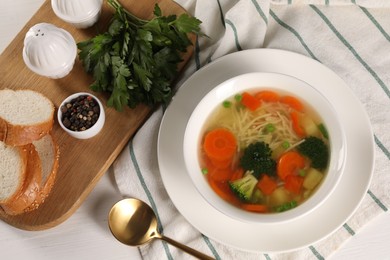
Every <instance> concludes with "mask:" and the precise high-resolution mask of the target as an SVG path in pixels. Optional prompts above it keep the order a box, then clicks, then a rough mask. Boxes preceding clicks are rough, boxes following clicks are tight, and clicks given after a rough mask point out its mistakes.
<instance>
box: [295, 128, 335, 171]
mask: <svg viewBox="0 0 390 260" xmlns="http://www.w3.org/2000/svg"><path fill="white" fill-rule="evenodd" d="M297 149H298V151H299V152H300V153H301V154H303V155H304V156H306V157H308V158H309V159H310V160H311V166H312V167H313V168H316V169H318V170H324V169H325V168H326V167H327V166H328V161H329V148H328V146H327V145H326V144H325V142H324V141H323V140H322V139H320V138H318V137H315V136H309V137H307V138H305V141H304V142H303V143H301V144H300V145H298V147H297Z"/></svg>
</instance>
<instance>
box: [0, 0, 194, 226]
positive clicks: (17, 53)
mask: <svg viewBox="0 0 390 260" xmlns="http://www.w3.org/2000/svg"><path fill="white" fill-rule="evenodd" d="M121 3H122V4H123V5H124V6H125V8H126V9H127V10H129V11H130V12H132V13H133V14H135V15H136V16H138V17H140V18H144V19H148V18H151V17H152V15H153V9H154V5H155V3H158V4H159V6H160V8H161V10H162V12H163V15H168V14H181V13H183V12H185V10H184V9H183V8H182V7H181V6H179V5H178V4H176V3H174V2H173V1H171V0H157V1H156V0H155V1H152V0H143V1H139V0H127V1H125V0H122V1H121ZM112 14H113V9H112V8H111V7H109V6H108V5H107V4H106V3H104V4H103V8H102V14H101V17H100V19H99V21H98V23H97V24H95V25H94V26H93V27H91V28H88V29H77V28H75V27H73V26H72V25H70V24H67V23H65V22H63V21H62V20H60V19H59V18H57V17H56V15H55V14H54V12H53V11H52V9H51V4H50V1H49V0H47V1H45V2H44V4H43V5H42V7H41V8H40V9H39V10H38V11H37V13H36V14H35V15H34V16H33V17H32V19H31V20H30V21H29V22H28V23H27V24H26V26H25V27H24V28H23V29H22V30H21V31H20V32H19V34H18V35H17V36H16V38H15V39H14V40H13V41H12V42H11V44H10V45H9V46H8V47H7V48H6V49H5V51H4V52H3V53H2V54H1V56H0V88H1V89H4V88H11V89H33V90H36V91H39V92H41V93H43V94H44V95H46V96H47V97H48V98H50V99H51V100H52V102H53V103H54V105H55V106H56V109H58V106H59V105H60V103H61V101H62V100H63V99H64V98H66V97H67V96H69V95H71V94H73V93H75V92H79V91H86V92H90V93H93V94H94V95H96V96H97V97H98V98H100V99H101V100H102V101H103V102H102V103H104V106H105V103H106V100H107V96H106V95H105V94H102V93H96V92H92V91H91V90H90V89H89V85H90V83H91V82H92V77H91V76H90V75H87V74H86V73H85V72H84V69H83V68H82V65H81V63H80V61H79V60H78V59H76V63H75V65H74V68H73V70H72V71H71V72H70V74H69V75H67V76H66V77H64V78H61V79H49V78H46V77H42V76H39V75H37V74H35V73H33V72H32V71H30V70H29V69H28V68H27V67H26V65H25V64H24V62H23V58H22V49H23V40H24V37H25V34H26V32H27V31H28V29H29V28H31V27H32V26H33V25H35V24H37V23H41V22H46V23H51V24H54V25H56V26H58V27H60V28H63V29H65V30H67V31H68V32H69V33H70V34H71V35H72V36H73V37H74V39H75V41H76V42H80V41H82V40H85V39H89V38H91V37H93V36H95V35H96V34H97V33H100V32H104V31H105V30H106V28H107V25H108V23H109V20H110V18H111V16H112ZM192 41H194V37H192ZM192 52H193V47H190V48H188V51H187V53H185V54H183V62H182V63H181V64H180V65H179V69H182V68H183V66H184V65H185V63H186V62H187V61H188V59H189V58H190V57H191V55H192ZM104 109H105V112H106V122H105V126H104V127H103V130H102V131H101V132H100V133H99V134H98V135H97V136H95V137H93V138H91V139H87V140H78V139H75V138H73V137H70V136H69V135H67V134H66V133H65V132H64V131H63V130H62V129H61V128H60V126H59V125H58V122H57V121H56V119H55V124H54V127H53V130H52V134H53V136H54V138H55V139H56V140H57V142H58V144H59V146H60V153H61V155H60V167H59V172H58V174H57V180H56V183H55V185H54V187H53V189H52V191H51V193H50V195H49V197H48V198H47V199H46V201H45V203H43V204H42V205H41V206H40V207H39V208H38V209H37V210H35V211H32V212H29V213H25V214H22V215H18V216H9V215H7V214H5V213H4V211H2V210H1V209H0V219H1V220H3V221H5V222H7V223H9V224H10V225H12V226H14V227H17V228H20V229H25V230H43V229H48V228H51V227H54V226H56V225H58V224H60V223H62V222H63V221H65V220H66V219H67V218H68V217H70V216H71V215H72V213H73V212H74V211H75V210H76V209H77V208H78V207H79V206H80V205H81V204H82V203H83V201H84V200H85V199H86V197H87V196H88V194H89V193H90V192H91V191H92V189H93V188H94V187H95V185H96V184H97V182H98V181H99V179H100V178H101V176H102V175H103V174H104V173H105V172H106V171H107V169H108V168H109V167H110V165H111V164H112V162H113V161H114V160H115V158H116V157H117V156H118V154H119V153H120V152H121V150H122V149H123V148H124V147H125V145H126V144H127V142H128V141H129V139H130V138H131V137H132V136H133V135H134V133H135V132H136V131H137V129H138V128H139V127H140V126H141V125H142V124H143V123H144V122H145V120H146V119H147V117H148V116H149V115H150V113H151V111H152V108H151V107H147V106H144V105H139V106H138V107H136V108H135V109H129V108H127V109H125V110H124V111H123V112H117V111H116V110H114V109H113V108H108V107H106V106H105V107H104Z"/></svg>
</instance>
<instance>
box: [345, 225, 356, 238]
mask: <svg viewBox="0 0 390 260" xmlns="http://www.w3.org/2000/svg"><path fill="white" fill-rule="evenodd" d="M343 227H344V228H345V230H347V231H348V233H349V234H350V235H351V236H354V235H355V231H353V229H352V228H351V227H350V226H349V225H348V224H347V223H345V224H344V225H343Z"/></svg>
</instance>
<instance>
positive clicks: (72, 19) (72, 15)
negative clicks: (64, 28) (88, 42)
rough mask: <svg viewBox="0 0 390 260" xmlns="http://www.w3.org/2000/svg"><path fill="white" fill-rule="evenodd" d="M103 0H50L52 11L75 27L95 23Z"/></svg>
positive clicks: (84, 26)
mask: <svg viewBox="0 0 390 260" xmlns="http://www.w3.org/2000/svg"><path fill="white" fill-rule="evenodd" d="M102 4H103V0H51V7H52V9H53V11H54V13H55V14H56V15H57V16H58V17H59V18H60V19H62V20H63V21H65V22H67V23H70V24H72V25H73V26H75V27H76V28H87V27H90V26H92V25H93V24H95V23H96V22H97V21H98V19H99V16H100V12H101V9H102Z"/></svg>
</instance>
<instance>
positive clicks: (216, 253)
mask: <svg viewBox="0 0 390 260" xmlns="http://www.w3.org/2000/svg"><path fill="white" fill-rule="evenodd" d="M202 237H203V240H204V241H205V242H206V244H207V246H208V247H209V248H210V250H211V252H212V253H213V255H214V257H215V259H216V260H221V259H222V258H221V257H220V255H219V254H218V252H217V250H216V249H215V247H214V246H213V244H211V241H210V239H209V238H208V237H206V236H205V235H203V234H202Z"/></svg>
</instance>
